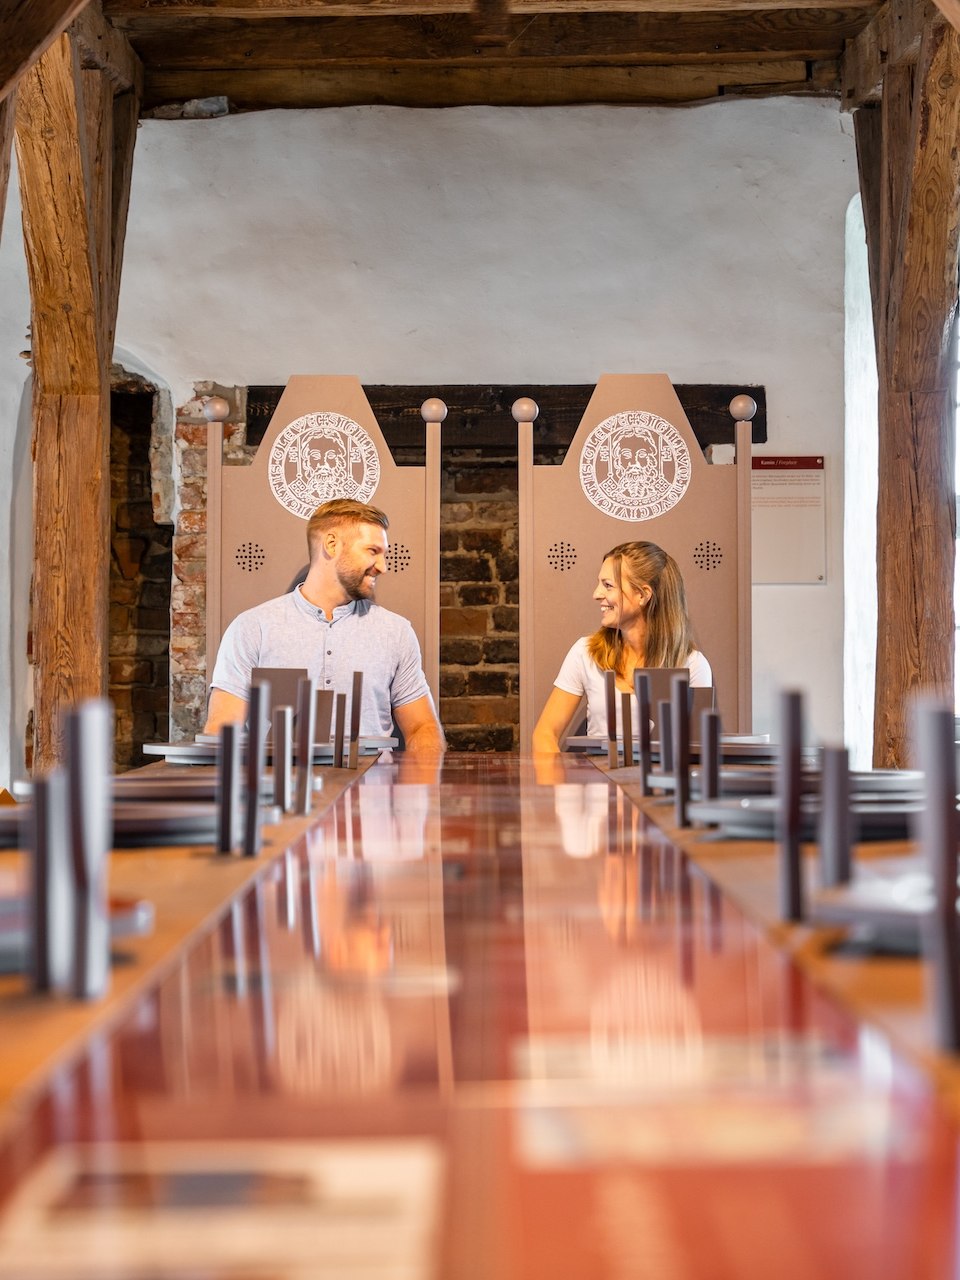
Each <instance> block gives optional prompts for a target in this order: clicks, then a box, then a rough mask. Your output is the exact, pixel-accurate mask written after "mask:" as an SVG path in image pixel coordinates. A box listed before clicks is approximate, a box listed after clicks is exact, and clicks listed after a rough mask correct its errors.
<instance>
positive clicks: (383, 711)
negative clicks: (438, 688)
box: [210, 587, 433, 737]
mask: <svg viewBox="0 0 960 1280" xmlns="http://www.w3.org/2000/svg"><path fill="white" fill-rule="evenodd" d="M254 667H306V669H307V673H308V675H309V676H310V677H311V679H312V680H314V681H316V685H317V688H318V689H327V690H330V691H332V692H333V693H345V694H346V695H347V721H346V722H347V725H349V724H350V714H351V706H350V703H351V693H352V689H353V673H354V672H355V671H362V672H363V697H362V706H361V708H360V732H361V734H363V735H364V736H370V737H375V736H380V735H389V734H390V732H391V731H392V728H393V708H394V707H401V706H403V705H404V704H405V703H407V702H414V701H415V700H416V699H417V698H422V697H424V696H426V697H428V698H431V705H432V702H433V699H432V697H431V695H430V686H429V685H428V684H427V678H426V676H425V675H424V674H423V663H422V661H421V658H420V646H419V644H418V643H417V637H416V634H415V633H414V630H413V627H412V626H411V625H410V623H409V622H408V621H407V619H406V618H402V617H401V616H400V615H399V614H398V613H391V612H390V610H389V609H382V608H381V607H380V606H379V605H377V604H374V603H373V602H372V601H370V600H352V601H350V603H349V604H342V605H340V606H339V607H338V608H336V609H334V611H333V619H332V620H330V621H328V620H327V618H326V617H324V613H323V610H322V609H318V608H317V607H316V606H315V605H312V604H310V602H309V601H308V600H306V599H304V596H303V593H302V592H301V590H300V588H299V587H297V588H296V590H294V591H290V592H288V593H287V594H286V595H283V596H278V597H277V598H276V599H275V600H267V601H266V602H265V603H264V604H260V605H257V606H255V608H253V609H247V610H246V611H245V612H244V613H240V614H238V615H237V617H236V618H234V620H233V621H232V622H231V623H230V625H229V626H228V627H227V629H226V631H225V632H224V633H223V639H222V640H221V641H220V651H219V653H218V654H217V661H216V663H215V665H214V668H213V677H212V679H211V681H210V684H211V687H212V688H214V689H223V690H224V691H225V692H226V693H232V694H234V695H235V696H236V697H238V698H244V699H246V698H248V697H249V696H250V673H251V672H252V671H253V668H254Z"/></svg>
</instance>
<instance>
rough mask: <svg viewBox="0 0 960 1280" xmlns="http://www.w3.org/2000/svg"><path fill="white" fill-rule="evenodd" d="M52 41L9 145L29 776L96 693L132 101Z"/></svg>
mask: <svg viewBox="0 0 960 1280" xmlns="http://www.w3.org/2000/svg"><path fill="white" fill-rule="evenodd" d="M114 88H115V79H114V77H112V76H111V75H110V74H109V73H108V72H107V71H106V70H82V68H81V52H80V42H79V41H78V40H77V39H76V37H75V36H73V35H63V36H61V37H60V38H59V40H57V41H56V42H55V43H54V44H53V45H52V46H51V47H50V48H49V49H48V50H47V52H46V53H45V54H44V55H43V57H42V58H41V59H40V60H39V62H38V63H37V64H36V65H35V66H34V67H32V68H31V69H30V70H29V71H28V72H27V73H26V74H25V76H24V77H23V79H22V82H21V85H20V88H19V89H18V92H17V112H16V130H15V132H16V144H17V158H18V168H19V174H20V184H21V191H22V201H23V210H24V244H25V248H26V256H27V266H28V274H29V278H30V291H31V300H32V314H33V358H34V371H35V394H34V580H33V610H34V615H33V642H34V708H35V713H34V767H35V768H38V769H41V770H42V769H46V768H49V767H50V766H51V765H53V764H54V763H56V762H57V761H58V760H59V759H60V755H61V750H62V741H61V736H60V714H61V711H62V710H63V709H64V708H65V707H66V706H68V705H70V704H72V703H74V702H76V701H78V700H80V699H82V698H87V697H92V696H97V695H102V694H103V693H104V692H105V690H106V687H107V684H106V678H107V610H108V581H109V549H110V537H109V506H110V504H109V496H110V471H109V458H108V455H109V404H110V397H109V380H108V370H109V357H110V351H111V347H112V342H113V332H114V327H115V323H116V300H117V296H118V290H119V265H120V259H121V256H122V250H123V223H124V222H125V217H126V207H127V200H128V195H129V179H130V165H131V160H132V153H133V147H134V142H135V138H136V119H137V99H136V95H135V94H134V93H129V94H126V95H123V96H122V98H121V100H120V102H119V103H115V101H114Z"/></svg>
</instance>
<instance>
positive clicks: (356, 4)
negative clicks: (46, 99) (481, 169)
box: [103, 0, 879, 26]
mask: <svg viewBox="0 0 960 1280" xmlns="http://www.w3.org/2000/svg"><path fill="white" fill-rule="evenodd" d="M846 3H847V7H852V8H857V9H865V10H876V9H878V8H879V3H878V0H846ZM705 7H706V6H705V3H704V0H510V10H511V12H513V13H521V14H528V13H669V14H677V13H696V12H698V11H700V10H702V9H704V8H705ZM709 7H710V8H711V9H720V10H724V11H726V12H728V13H742V12H746V11H749V10H752V9H814V10H820V11H825V10H829V9H830V8H832V7H833V6H831V5H829V4H824V3H823V0H712V3H710V5H709ZM474 8H475V0H104V4H103V10H104V13H105V14H106V16H107V17H108V18H110V19H111V21H113V22H116V23H118V24H120V25H121V26H122V25H123V24H124V22H125V21H126V20H128V19H130V18H133V17H136V16H138V15H143V14H147V15H150V16H152V17H160V16H162V15H165V14H174V15H176V16H177V17H178V18H203V17H210V16H216V17H221V18H265V17H275V18H296V17H310V16H313V17H323V16H327V17H334V16H336V17H348V18H363V17H368V16H372V15H375V14H411V13H412V14H439V13H472V12H473V10H474Z"/></svg>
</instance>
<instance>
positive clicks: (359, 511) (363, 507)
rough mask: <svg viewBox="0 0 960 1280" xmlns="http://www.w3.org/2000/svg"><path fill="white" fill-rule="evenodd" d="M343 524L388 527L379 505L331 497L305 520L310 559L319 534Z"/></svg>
mask: <svg viewBox="0 0 960 1280" xmlns="http://www.w3.org/2000/svg"><path fill="white" fill-rule="evenodd" d="M344 524H353V525H357V524H377V525H379V526H380V528H381V529H384V530H386V529H389V528H390V521H389V520H388V519H387V516H386V513H385V512H383V511H381V510H380V508H379V507H372V506H370V504H369V503H368V502H357V500H356V499H355V498H331V500H330V501H329V502H322V503H321V504H320V506H319V507H317V509H316V511H314V513H313V515H312V516H311V517H310V519H309V520H308V521H307V550H308V551H309V552H310V558H311V560H312V559H313V548H314V544H315V543H316V541H317V539H318V538H319V537H320V535H321V534H324V533H326V532H327V530H328V529H337V528H339V527H340V526H341V525H344Z"/></svg>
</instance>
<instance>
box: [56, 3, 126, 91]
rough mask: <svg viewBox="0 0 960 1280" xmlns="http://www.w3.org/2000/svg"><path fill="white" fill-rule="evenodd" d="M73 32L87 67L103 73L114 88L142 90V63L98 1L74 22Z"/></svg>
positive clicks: (71, 33) (89, 5) (72, 34)
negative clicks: (106, 18)
mask: <svg viewBox="0 0 960 1280" xmlns="http://www.w3.org/2000/svg"><path fill="white" fill-rule="evenodd" d="M70 35H71V37H72V38H73V39H74V40H75V41H76V43H77V44H78V45H79V46H80V51H81V58H82V65H83V67H84V69H85V70H97V71H102V72H104V73H105V75H106V76H107V77H108V78H109V79H110V82H111V83H112V84H113V86H114V88H115V89H124V90H126V89H132V90H133V91H134V92H135V93H137V94H140V93H142V92H143V64H142V63H141V61H140V59H139V58H138V57H137V55H136V54H135V53H134V51H133V49H132V47H131V45H130V41H129V40H128V39H127V37H126V36H125V35H123V33H122V32H120V31H118V30H117V29H116V27H114V26H111V24H110V23H109V22H107V21H106V20H105V18H104V16H103V11H102V9H101V8H100V5H99V4H98V3H97V2H96V0H91V3H90V4H88V5H87V7H86V9H84V11H83V12H82V13H81V14H80V16H79V17H78V18H77V19H76V20H75V21H74V22H73V23H72V24H71V27H70Z"/></svg>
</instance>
